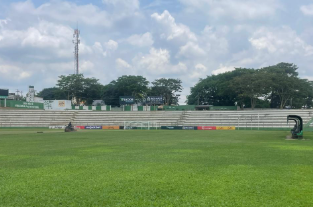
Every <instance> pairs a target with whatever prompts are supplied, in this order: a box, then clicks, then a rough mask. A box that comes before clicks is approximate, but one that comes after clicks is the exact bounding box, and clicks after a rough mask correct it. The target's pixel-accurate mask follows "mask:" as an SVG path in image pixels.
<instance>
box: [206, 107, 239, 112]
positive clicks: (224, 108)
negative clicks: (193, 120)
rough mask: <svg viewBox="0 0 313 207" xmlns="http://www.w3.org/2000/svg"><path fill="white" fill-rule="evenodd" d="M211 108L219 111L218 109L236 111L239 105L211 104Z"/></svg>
mask: <svg viewBox="0 0 313 207" xmlns="http://www.w3.org/2000/svg"><path fill="white" fill-rule="evenodd" d="M210 110H212V111H218V110H224V111H229V110H233V111H236V110H237V106H210Z"/></svg>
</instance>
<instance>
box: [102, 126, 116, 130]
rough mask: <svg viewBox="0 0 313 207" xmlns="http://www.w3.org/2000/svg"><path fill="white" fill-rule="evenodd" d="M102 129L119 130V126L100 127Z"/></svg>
mask: <svg viewBox="0 0 313 207" xmlns="http://www.w3.org/2000/svg"><path fill="white" fill-rule="evenodd" d="M102 129H114V130H115V129H120V126H102Z"/></svg>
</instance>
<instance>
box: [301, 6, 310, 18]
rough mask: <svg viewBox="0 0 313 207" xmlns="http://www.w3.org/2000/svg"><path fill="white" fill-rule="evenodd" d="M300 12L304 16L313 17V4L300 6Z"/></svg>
mask: <svg viewBox="0 0 313 207" xmlns="http://www.w3.org/2000/svg"><path fill="white" fill-rule="evenodd" d="M300 10H301V11H302V13H303V14H304V15H307V16H313V4H310V5H306V6H301V7H300Z"/></svg>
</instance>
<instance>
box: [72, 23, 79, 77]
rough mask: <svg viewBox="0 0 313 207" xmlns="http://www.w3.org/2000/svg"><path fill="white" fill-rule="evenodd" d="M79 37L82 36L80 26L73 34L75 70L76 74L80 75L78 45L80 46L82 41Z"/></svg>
mask: <svg viewBox="0 0 313 207" xmlns="http://www.w3.org/2000/svg"><path fill="white" fill-rule="evenodd" d="M79 35H80V31H79V30H78V26H77V29H75V30H74V34H73V38H74V39H73V43H74V60H75V62H74V69H75V74H76V75H77V74H79V56H78V52H79V47H78V45H79V44H80V39H79Z"/></svg>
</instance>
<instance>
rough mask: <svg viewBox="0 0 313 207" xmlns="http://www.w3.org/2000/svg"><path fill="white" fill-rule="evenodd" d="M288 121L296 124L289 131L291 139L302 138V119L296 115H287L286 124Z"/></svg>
mask: <svg viewBox="0 0 313 207" xmlns="http://www.w3.org/2000/svg"><path fill="white" fill-rule="evenodd" d="M289 120H293V121H294V122H295V123H296V125H295V127H294V128H293V129H292V130H291V133H292V135H293V137H297V136H298V135H300V136H302V131H303V120H302V118H301V117H300V116H297V115H289V116H287V123H288V122H289Z"/></svg>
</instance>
